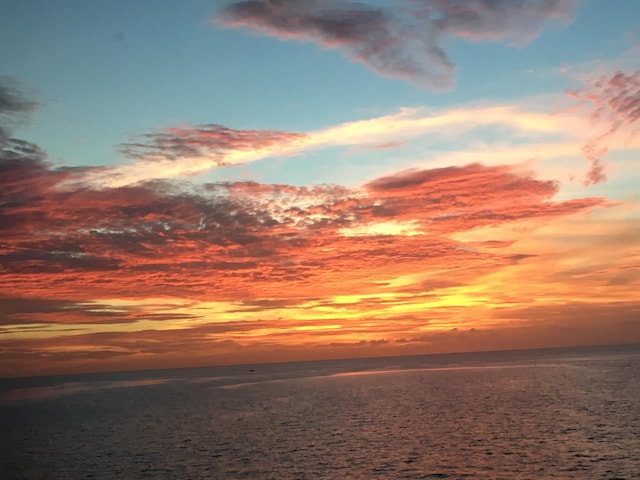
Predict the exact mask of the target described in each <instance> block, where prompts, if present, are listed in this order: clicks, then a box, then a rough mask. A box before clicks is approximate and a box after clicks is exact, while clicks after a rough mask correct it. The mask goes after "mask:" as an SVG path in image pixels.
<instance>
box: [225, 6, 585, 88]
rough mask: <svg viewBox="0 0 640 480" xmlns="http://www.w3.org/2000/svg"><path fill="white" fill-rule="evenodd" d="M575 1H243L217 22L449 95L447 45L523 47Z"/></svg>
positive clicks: (450, 67) (567, 13)
mask: <svg viewBox="0 0 640 480" xmlns="http://www.w3.org/2000/svg"><path fill="white" fill-rule="evenodd" d="M573 3H574V2H573V0H397V1H395V2H392V3H387V4H386V5H372V4H366V3H362V2H349V1H346V0H322V1H320V0H245V1H239V2H234V3H232V4H231V5H229V6H227V7H226V8H224V9H223V10H222V11H221V12H220V13H219V15H218V17H217V21H218V22H219V23H220V24H222V25H224V26H226V27H249V28H252V29H254V30H257V31H259V32H262V33H265V34H267V35H271V36H274V37H277V38H280V39H298V40H306V41H311V42H315V43H318V44H320V45H322V46H323V47H325V48H329V49H339V50H341V51H342V52H343V53H344V54H345V56H347V57H348V58H350V59H352V60H354V61H357V62H361V63H363V64H365V65H366V66H367V67H369V68H370V69H372V70H374V71H376V72H377V73H379V74H381V75H384V76H387V77H393V78H406V79H409V80H412V81H415V82H417V83H421V84H424V85H427V86H429V87H431V88H434V89H449V88H451V87H452V86H453V83H454V71H455V65H454V63H453V62H452V61H451V60H450V59H449V57H448V55H447V53H446V51H445V50H444V48H443V47H442V44H443V43H444V39H445V38H447V37H458V38H465V39H467V40H470V41H474V42H486V41H492V42H494V41H508V42H509V43H512V44H519V45H523V44H525V43H527V42H528V41H530V40H532V39H533V38H535V37H536V36H537V35H538V34H539V33H540V32H541V30H542V28H543V26H544V24H545V22H546V21H547V20H552V19H559V18H567V17H569V16H570V14H571V12H572V10H573Z"/></svg>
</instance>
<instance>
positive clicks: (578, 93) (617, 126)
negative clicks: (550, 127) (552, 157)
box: [568, 70, 640, 185]
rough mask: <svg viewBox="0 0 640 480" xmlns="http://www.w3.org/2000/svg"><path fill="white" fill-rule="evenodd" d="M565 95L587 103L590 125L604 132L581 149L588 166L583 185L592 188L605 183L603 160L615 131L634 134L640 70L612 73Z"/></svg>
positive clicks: (639, 107)
mask: <svg viewBox="0 0 640 480" xmlns="http://www.w3.org/2000/svg"><path fill="white" fill-rule="evenodd" d="M568 93H569V95H570V96H571V97H573V98H574V99H576V100H578V101H580V102H583V103H587V104H589V105H590V106H591V112H590V116H591V120H592V123H593V124H594V125H595V126H603V127H604V132H603V133H600V134H598V135H596V137H595V138H593V139H592V140H591V141H589V142H588V143H587V144H586V145H585V146H584V148H583V155H584V157H585V159H586V160H587V161H588V162H589V163H590V164H591V168H590V169H589V172H587V175H586V177H585V180H584V183H585V185H593V184H596V183H600V182H603V181H606V180H607V176H606V173H605V167H606V166H605V164H604V162H603V158H604V156H605V155H606V154H607V153H608V152H609V148H610V146H609V143H610V141H611V140H612V138H613V137H614V136H615V135H616V134H617V133H618V132H622V133H626V134H627V135H630V136H633V135H636V134H637V132H638V128H636V125H637V124H638V121H639V120H640V70H636V71H634V72H632V73H629V74H627V73H624V72H622V71H619V70H616V71H614V72H613V73H612V74H609V75H603V76H600V77H598V78H596V79H594V80H591V81H588V82H586V84H585V85H584V86H582V87H581V88H579V89H576V90H570V91H569V92H568ZM634 128H635V130H633V129H634Z"/></svg>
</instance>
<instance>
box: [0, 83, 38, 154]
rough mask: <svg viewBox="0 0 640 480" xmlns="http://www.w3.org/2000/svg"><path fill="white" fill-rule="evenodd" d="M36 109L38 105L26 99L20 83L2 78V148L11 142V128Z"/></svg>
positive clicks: (0, 125) (0, 117)
mask: <svg viewBox="0 0 640 480" xmlns="http://www.w3.org/2000/svg"><path fill="white" fill-rule="evenodd" d="M36 107H37V103H35V102H33V101H30V100H27V99H26V98H25V97H24V95H23V93H22V91H21V90H20V88H19V85H18V82H16V81H15V80H14V79H12V78H10V77H5V76H0V147H2V146H4V144H5V143H6V142H7V141H8V140H9V138H10V136H11V127H13V126H14V125H15V123H17V122H18V121H19V120H20V119H21V118H23V117H24V115H25V114H28V113H30V112H32V111H33V110H35V108H36Z"/></svg>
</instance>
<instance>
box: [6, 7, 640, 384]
mask: <svg viewBox="0 0 640 480" xmlns="http://www.w3.org/2000/svg"><path fill="white" fill-rule="evenodd" d="M0 59H1V61H0V376H2V377H11V376H27V375H49V374H60V373H75V372H92V371H112V370H137V369H147V368H169V367H186V366H199V365H222V364H258V363H262V362H280V361H296V360H312V359H324V358H350V357H372V356H387V355H413V354H429V353H445V352H462V351H482V350H505V349H522V348H544V347H557V346H572V345H593V344H618V343H640V294H639V293H638V292H640V2H637V1H635V0H613V1H605V0H363V1H361V2H351V1H346V0H250V1H231V0H226V1H215V0H188V1H179V0H157V1H154V2H124V1H118V0H116V1H113V0H110V1H106V0H96V1H92V2H86V1H81V0H61V1H57V2H49V1H45V0H27V1H24V0H8V1H4V2H2V3H0Z"/></svg>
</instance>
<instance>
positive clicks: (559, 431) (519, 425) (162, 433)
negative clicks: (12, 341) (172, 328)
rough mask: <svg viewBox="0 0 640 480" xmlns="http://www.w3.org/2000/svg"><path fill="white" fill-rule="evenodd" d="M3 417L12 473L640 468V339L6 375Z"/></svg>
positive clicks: (493, 474) (554, 472) (518, 472)
mask: <svg viewBox="0 0 640 480" xmlns="http://www.w3.org/2000/svg"><path fill="white" fill-rule="evenodd" d="M250 368H253V369H255V371H253V372H251V371H249V369H250ZM0 422H1V423H0V427H1V428H2V430H1V431H2V438H1V440H0V441H1V442H2V444H1V445H0V446H1V448H2V450H1V453H0V455H2V456H1V457H0V478H2V479H14V478H15V479H83V478H87V479H89V478H91V479H112V478H124V479H142V478H161V479H199V478H212V479H239V478H246V479H343V478H350V479H375V478H380V479H429V478H449V479H457V478H481V479H487V478H491V479H510V480H512V479H532V478H544V479H556V478H558V479H571V478H575V479H600V478H603V479H620V478H625V479H629V478H640V347H638V346H625V347H607V348H602V347H600V348H588V349H584V348H583V349H566V350H540V351H525V352H501V353H498V352H494V353H482V354H456V355H438V356H423V357H396V358H385V359H368V360H344V361H329V362H306V363H295V364H280V365H256V366H253V367H247V366H243V367H216V368H199V369H180V370H166V371H150V372H133V373H118V374H113V373H112V374H97V375H80V376H67V377H49V378H31V379H15V380H2V381H0Z"/></svg>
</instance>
